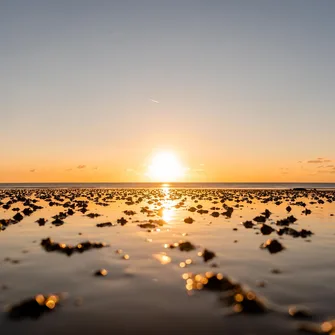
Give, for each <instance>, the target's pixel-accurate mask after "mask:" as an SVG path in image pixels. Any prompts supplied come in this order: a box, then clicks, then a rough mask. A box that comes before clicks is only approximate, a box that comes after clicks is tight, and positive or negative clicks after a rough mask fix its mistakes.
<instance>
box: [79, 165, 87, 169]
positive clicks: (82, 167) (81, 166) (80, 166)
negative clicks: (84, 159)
mask: <svg viewBox="0 0 335 335" xmlns="http://www.w3.org/2000/svg"><path fill="white" fill-rule="evenodd" d="M85 168H86V165H78V166H77V169H85Z"/></svg>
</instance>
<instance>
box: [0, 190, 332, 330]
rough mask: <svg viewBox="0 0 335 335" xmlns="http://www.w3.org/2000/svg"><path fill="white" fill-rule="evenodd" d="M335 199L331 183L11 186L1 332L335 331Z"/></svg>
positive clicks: (1, 211) (1, 217)
mask: <svg viewBox="0 0 335 335" xmlns="http://www.w3.org/2000/svg"><path fill="white" fill-rule="evenodd" d="M334 201H335V192H334V191H330V190H310V191H304V190H301V191H292V190H216V189H210V190H204V189H199V190H197V189H170V188H162V189H133V190H132V189H124V190H122V189H118V190H116V189H114V190H113V189H33V190H29V189H22V190H20V189H12V190H0V202H1V204H0V223H1V225H0V229H1V230H2V231H0V255H1V256H0V269H1V270H0V306H1V315H0V329H1V335H2V334H4V335H7V334H46V333H48V334H89V333H92V332H96V333H97V334H111V333H114V334H138V333H146V334H170V333H174V334H185V333H187V334H188V333H190V334H191V333H192V334H207V333H212V334H297V333H299V329H301V328H303V329H306V330H309V331H312V332H314V333H318V332H319V333H325V334H330V333H331V331H332V324H331V323H327V321H329V320H332V318H333V317H335V312H334V304H333V301H334V299H335V284H334V283H335V266H334V265H335V260H334V256H333V255H334V251H335V217H334V216H333V214H335V205H334V204H335V202H334ZM207 211H208V212H207ZM18 213H19V214H18ZM41 218H43V219H45V220H39V219H41ZM294 219H297V220H296V221H295V220H294ZM37 221H38V222H37ZM41 295H43V296H45V297H41ZM50 296H51V298H50ZM27 299H30V300H29V301H30V304H26V305H22V302H24V301H25V300H27ZM43 299H44V300H43ZM48 299H49V300H48ZM41 301H42V302H41Z"/></svg>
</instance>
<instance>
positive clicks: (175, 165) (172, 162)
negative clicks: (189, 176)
mask: <svg viewBox="0 0 335 335" xmlns="http://www.w3.org/2000/svg"><path fill="white" fill-rule="evenodd" d="M184 172H185V169H184V168H183V166H182V165H181V164H180V162H179V160H178V158H177V156H176V155H175V154H173V153H172V152H159V153H157V154H155V155H154V156H153V157H152V160H151V164H150V165H149V167H148V176H149V178H150V179H151V180H153V181H157V182H173V181H178V180H180V179H181V178H182V177H183V176H184Z"/></svg>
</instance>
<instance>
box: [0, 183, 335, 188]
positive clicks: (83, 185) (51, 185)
mask: <svg viewBox="0 0 335 335" xmlns="http://www.w3.org/2000/svg"><path fill="white" fill-rule="evenodd" d="M163 185H169V187H171V188H218V189H292V188H296V187H300V188H301V187H302V188H308V189H335V183H166V184H163V183H0V189H1V188H2V189H6V188H10V189H12V188H117V189H122V188H128V189H129V188H160V187H162V186H163Z"/></svg>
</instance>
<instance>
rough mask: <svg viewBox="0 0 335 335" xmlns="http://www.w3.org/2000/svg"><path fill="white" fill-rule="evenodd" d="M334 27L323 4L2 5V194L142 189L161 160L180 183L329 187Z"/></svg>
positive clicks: (331, 8) (66, 1)
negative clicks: (116, 185) (8, 186)
mask: <svg viewBox="0 0 335 335" xmlns="http://www.w3.org/2000/svg"><path fill="white" fill-rule="evenodd" d="M334 17H335V1H333V0H319V1H315V0H294V1H293V0H280V1H271V0H262V1H261V0H244V1H239V0H230V1H224V0H206V1H205V0H202V1H200V0H166V1H164V0H161V1H159V0H150V1H149V0H133V1H127V0H119V1H113V0H109V1H107V0H105V1H102V0H94V1H93V0H90V1H86V0H78V1H77V0H53V1H48V0H39V1H35V0H21V1H19V0H1V1H0V47H1V49H0V50H1V52H0V70H1V72H0V73H1V75H0V113H1V115H0V116H1V118H0V143H1V144H0V145H1V149H0V153H1V155H0V159H1V163H0V182H75V181H78V182H79V181H87V182H88V181H90V182H97V181H106V182H108V181H111V182H113V181H115V182H119V181H150V180H154V179H155V178H156V179H157V178H161V175H160V174H159V173H158V171H157V169H159V168H160V166H165V167H167V170H171V166H172V165H171V164H172V163H173V162H172V163H171V162H167V164H165V163H164V160H163V161H160V162H158V163H157V162H156V163H157V164H156V163H153V160H155V157H156V158H157V157H160V155H161V154H162V153H163V154H164V153H166V154H167V155H170V156H169V157H172V160H174V162H175V165H174V167H175V168H176V169H177V170H178V169H180V171H177V172H176V179H178V180H180V181H222V182H231V181H236V182H238V181H241V182H248V181H255V182H256V181H329V182H335V147H334V145H335V130H334V129H335V62H334V60H335V19H334ZM157 155H158V156H157ZM164 157H165V156H164ZM153 164H156V167H155V168H152V166H153ZM173 164H174V163H173ZM150 169H151V170H152V169H156V170H155V171H154V172H152V171H151V170H150ZM150 171H151V172H150ZM167 172H168V171H167ZM179 172H182V173H179Z"/></svg>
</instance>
